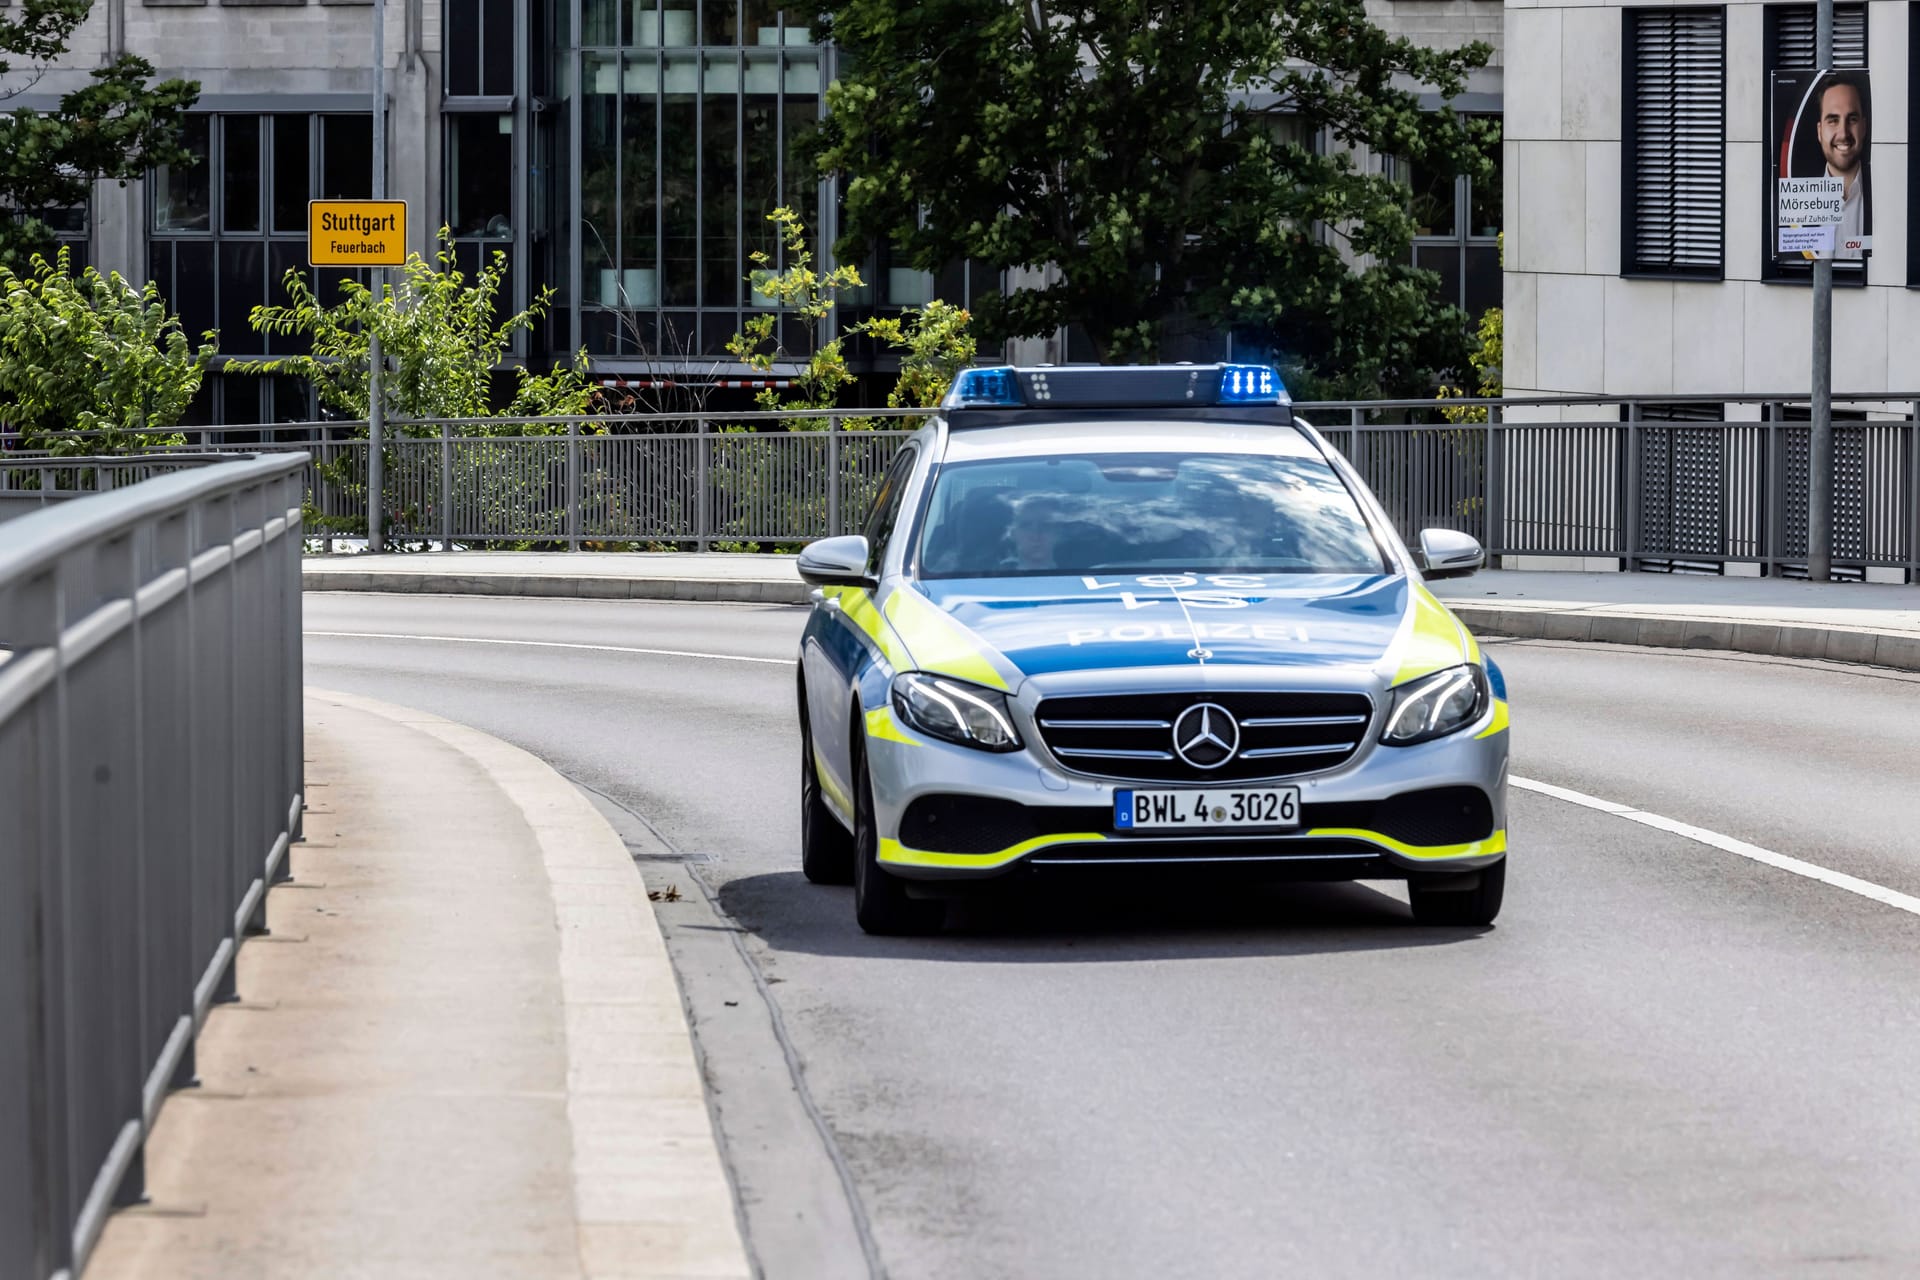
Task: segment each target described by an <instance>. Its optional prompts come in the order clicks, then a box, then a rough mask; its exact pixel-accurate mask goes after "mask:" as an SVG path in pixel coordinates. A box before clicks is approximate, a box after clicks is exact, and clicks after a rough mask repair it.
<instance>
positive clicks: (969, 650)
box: [886, 587, 1007, 689]
mask: <svg viewBox="0 0 1920 1280" xmlns="http://www.w3.org/2000/svg"><path fill="white" fill-rule="evenodd" d="M886 615H887V621H889V622H891V623H892V624H893V625H894V628H895V630H897V631H898V632H899V633H900V638H901V639H902V640H904V641H906V645H907V648H908V649H910V650H912V651H913V661H914V664H915V665H916V666H918V667H919V668H920V670H922V671H937V672H939V673H940V674H941V675H945V676H952V677H953V678H954V679H956V680H970V681H972V682H973V683H974V684H982V685H985V686H987V687H988V688H989V689H1005V688H1007V680H1006V677H1005V676H1004V675H1002V674H1001V673H1000V670H999V668H997V667H995V666H994V664H993V661H992V659H990V658H989V657H987V654H986V652H985V651H984V649H983V646H982V645H981V644H980V642H979V641H978V640H976V639H975V638H974V637H973V635H972V634H971V633H970V632H968V631H967V629H966V628H965V627H963V626H961V625H960V624H959V623H957V622H955V621H954V620H953V619H952V618H950V617H948V616H947V614H946V612H945V611H944V610H943V609H941V608H940V607H939V606H938V605H936V604H934V603H933V602H932V601H931V600H928V599H927V598H926V597H924V596H922V595H921V594H920V593H919V592H917V591H912V590H909V589H907V588H905V587H901V588H900V589H898V590H896V591H895V592H894V593H893V594H892V595H890V596H888V597H887V607H886Z"/></svg>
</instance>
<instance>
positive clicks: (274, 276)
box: [144, 110, 372, 425]
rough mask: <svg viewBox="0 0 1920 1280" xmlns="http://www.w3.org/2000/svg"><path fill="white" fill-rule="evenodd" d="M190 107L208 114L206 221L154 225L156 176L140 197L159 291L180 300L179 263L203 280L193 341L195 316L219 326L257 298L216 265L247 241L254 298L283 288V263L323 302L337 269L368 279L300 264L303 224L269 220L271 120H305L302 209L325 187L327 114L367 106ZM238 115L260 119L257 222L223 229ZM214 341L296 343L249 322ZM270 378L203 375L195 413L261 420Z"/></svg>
mask: <svg viewBox="0 0 1920 1280" xmlns="http://www.w3.org/2000/svg"><path fill="white" fill-rule="evenodd" d="M193 114H195V115H199V116H202V117H204V118H205V119H206V120H207V121H208V130H207V139H208V142H207V159H206V164H207V185H208V206H207V226H206V227H205V228H204V229H199V228H195V229H186V228H175V229H161V228H158V227H156V225H155V220H156V215H157V212H158V210H157V208H156V202H157V192H156V187H157V184H156V183H154V182H151V181H149V182H148V183H147V184H146V188H147V190H146V196H145V201H144V204H145V210H146V212H145V224H144V232H145V240H146V245H147V260H148V264H149V273H150V274H151V275H152V276H153V277H154V279H156V280H158V281H159V282H160V285H161V289H162V292H163V294H164V295H165V296H166V298H167V302H168V305H169V307H172V308H174V309H175V310H179V309H180V303H181V302H182V301H184V300H185V299H184V298H183V297H182V296H181V294H182V291H181V290H180V289H179V288H178V282H177V280H176V274H177V273H178V272H180V271H181V270H191V271H192V272H193V273H194V274H195V275H196V276H197V277H198V278H199V279H201V280H203V281H204V282H205V284H206V299H207V307H206V309H205V310H206V314H205V315H198V314H196V315H195V316H194V317H193V318H194V319H195V320H196V323H195V324H193V325H190V326H188V327H189V330H190V332H189V334H188V336H189V338H190V339H191V340H192V341H193V342H195V343H197V342H198V341H199V338H200V334H199V330H200V328H201V327H202V326H201V325H200V324H199V323H197V322H198V321H199V320H203V319H204V320H205V321H207V326H206V327H215V328H219V327H221V322H222V318H223V317H224V316H226V314H227V312H228V311H230V310H231V311H233V314H234V315H236V316H237V315H238V314H239V311H238V310H237V308H238V307H241V306H244V305H248V304H249V303H250V302H252V301H255V299H250V298H248V297H247V296H245V294H248V293H251V285H252V282H251V280H250V279H249V280H247V281H245V282H244V285H245V289H244V291H243V293H242V294H241V295H237V296H235V297H233V298H229V297H227V296H226V289H227V286H228V284H229V283H230V281H228V280H227V279H226V276H227V272H226V271H225V270H224V269H223V267H222V265H221V264H222V261H223V251H228V250H231V251H236V252H238V251H243V250H244V249H245V248H246V247H249V246H257V247H258V254H259V259H260V263H261V274H262V280H261V293H260V295H259V297H258V299H257V301H280V300H282V294H281V293H280V289H279V284H280V276H281V273H282V271H283V270H284V268H285V267H287V266H289V265H300V266H302V267H303V269H304V270H305V272H306V274H307V278H308V281H309V283H310V284H312V285H313V286H314V288H315V289H316V291H317V292H318V293H319V295H320V297H321V299H322V300H323V301H325V302H332V301H334V300H335V299H336V297H337V294H336V287H337V286H336V283H335V282H336V281H337V280H338V279H339V278H340V277H342V276H343V275H349V274H351V275H357V276H359V278H360V279H361V280H362V281H363V282H365V281H366V280H367V278H368V271H367V270H366V269H364V268H359V269H352V270H344V269H340V268H324V267H323V268H318V269H316V268H313V267H311V266H305V260H306V257H307V254H306V253H305V251H304V250H305V245H306V241H307V228H306V226H305V225H304V223H303V225H301V226H300V227H299V228H298V229H297V230H292V229H276V228H275V226H274V207H273V206H274V196H275V194H276V193H275V192H274V190H273V186H272V184H273V183H274V182H276V181H277V180H278V175H277V173H276V163H275V162H276V159H277V156H276V150H275V148H276V137H275V134H276V130H275V125H274V121H275V120H277V119H279V118H281V117H291V118H298V119H300V120H303V121H304V122H305V125H306V139H307V145H306V156H305V161H306V165H305V167H306V186H305V190H304V191H302V192H301V193H300V197H301V198H300V200H299V201H298V203H299V205H300V207H301V209H302V210H303V211H304V210H305V208H306V204H307V201H308V200H310V199H313V198H315V197H316V196H317V195H319V194H321V193H323V192H324V189H325V155H324V152H325V148H326V131H327V130H326V121H327V120H329V119H333V118H338V117H357V118H359V119H364V120H366V121H368V122H369V124H370V123H371V119H372V113H371V112H353V111H272V110H265V111H261V110H254V111H203V112H195V113H193ZM244 117H251V118H254V119H256V120H258V121H259V130H258V137H257V146H258V151H257V152H256V156H257V159H258V167H259V173H260V178H261V181H260V184H259V185H260V190H259V191H258V193H257V199H258V200H259V202H260V205H259V212H260V218H259V225H258V227H257V228H256V229H253V230H229V229H228V226H227V224H228V221H229V219H228V216H227V207H226V202H227V196H228V192H227V183H226V169H227V165H226V146H227V137H226V135H227V121H228V120H231V119H234V118H244ZM370 137H371V135H370V134H369V139H370ZM368 170H369V171H368V178H367V181H368V186H369V187H371V184H372V173H371V164H369V166H368ZM303 216H304V212H303ZM189 249H191V250H193V251H194V252H193V257H194V259H195V264H194V266H193V267H191V268H182V267H181V266H180V265H179V263H178V259H179V257H180V254H181V253H182V252H184V251H187V250H189ZM249 274H250V273H249ZM236 287H239V286H236ZM195 310H196V312H198V311H199V310H201V308H199V307H196V308H195ZM220 345H221V349H222V351H223V352H225V353H229V354H232V355H235V356H239V357H242V358H249V357H256V356H268V357H276V356H284V355H288V354H292V353H293V352H294V351H296V350H298V349H299V341H297V340H292V339H287V338H275V337H270V336H269V335H265V334H259V333H256V332H254V331H253V330H252V328H251V327H247V328H245V329H243V330H242V331H240V332H238V333H236V332H234V331H233V330H232V329H231V328H230V327H227V328H222V329H221V336H220ZM276 376H277V375H276ZM242 378H244V379H245V380H246V381H247V382H249V383H255V384H257V387H256V390H250V391H241V390H240V386H241V381H240V380H241V379H242ZM274 385H275V384H274V382H273V380H272V378H263V377H257V376H256V375H228V374H224V373H216V374H215V375H213V376H211V377H209V378H208V379H207V381H206V382H205V383H204V384H203V389H202V392H201V395H200V397H198V398H197V399H196V410H195V413H196V414H197V415H198V414H201V413H204V416H205V417H206V418H208V419H209V420H210V421H211V422H212V423H225V422H228V421H230V420H231V419H232V417H233V411H234V410H239V411H240V414H241V417H242V423H241V425H250V424H252V423H255V422H259V421H262V415H263V414H267V413H269V412H270V410H271V406H272V405H274V404H275V403H277V401H276V400H275V398H274V396H273V394H272V390H273V387H274ZM256 391H257V396H256ZM308 403H309V404H310V405H311V404H312V403H313V402H312V400H311V397H309V401H308Z"/></svg>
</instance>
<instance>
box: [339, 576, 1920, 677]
mask: <svg viewBox="0 0 1920 1280" xmlns="http://www.w3.org/2000/svg"><path fill="white" fill-rule="evenodd" d="M303 583H304V585H305V587H306V589H307V590H308V591H405V592H420V593H432V594H441V595H521V596H588V597H594V598H600V599H622V600H625V599H631V600H732V601H744V602H751V603H756V604H780V603H793V604H798V603H801V602H803V601H805V600H806V599H807V588H806V586H805V585H804V584H803V583H801V581H800V578H799V575H798V574H797V573H796V572H795V571H794V566H793V557H791V556H775V555H727V554H721V553H712V554H706V555H697V554H691V553H688V554H673V553H667V554H646V553H618V554H615V553H599V552H578V553H575V554H570V555H569V554H561V555H546V554H537V553H522V552H488V551H460V552H453V553H445V552H429V553H424V554H417V555H384V556H364V555H363V556H310V557H308V558H307V560H306V562H305V565H304V571H303ZM1433 589H1434V593H1435V594H1436V595H1438V596H1440V597H1441V598H1442V599H1444V600H1445V601H1446V602H1447V604H1448V605H1449V606H1450V607H1451V608H1452V609H1453V610H1454V612H1456V613H1458V614H1459V615H1460V618H1461V620H1462V621H1464V622H1465V623H1466V624H1467V625H1468V626H1470V627H1472V628H1473V629H1474V630H1475V631H1477V632H1480V633H1482V634H1484V635H1499V636H1519V637H1523V638H1527V639H1542V638H1543V639H1548V640H1587V641H1601V642H1612V643H1617V644H1642V645H1652V646H1657V647H1662V648H1682V649H1724V650H1731V651H1734V652H1740V653H1753V654H1763V655H1771V656H1776V657H1793V658H1824V659H1827V660H1829V661H1835V662H1863V663H1872V664H1874V665H1877V666H1884V667H1897V668H1901V669H1903V670H1907V671H1920V586H1884V585H1879V584H1867V583H1838V582H1832V583H1811V582H1794V581H1790V580H1787V579H1782V578H1721V577H1696V576H1692V575H1671V574H1659V573H1547V572H1540V573H1535V572H1520V571H1513V570H1487V571H1484V572H1482V573H1478V574H1475V575H1474V576H1473V577H1471V578H1456V579H1452V580H1449V581H1445V582H1436V583H1434V584H1433Z"/></svg>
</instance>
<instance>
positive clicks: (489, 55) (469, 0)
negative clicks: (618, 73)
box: [445, 0, 611, 98]
mask: <svg viewBox="0 0 1920 1280" xmlns="http://www.w3.org/2000/svg"><path fill="white" fill-rule="evenodd" d="M561 7H562V8H565V7H566V6H564V5H562V6H561ZM588 7H589V11H591V10H592V7H593V6H592V3H591V0H590V2H589V6H588ZM608 7H611V6H608ZM445 23H446V33H447V34H446V43H447V48H446V68H447V70H446V77H447V80H446V92H447V96H448V97H449V98H479V97H490V98H498V97H510V96H511V95H512V94H513V93H514V85H513V71H514V62H515V59H514V56H513V42H514V32H513V0H446V10H445Z"/></svg>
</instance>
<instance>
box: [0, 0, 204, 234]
mask: <svg viewBox="0 0 1920 1280" xmlns="http://www.w3.org/2000/svg"><path fill="white" fill-rule="evenodd" d="M92 7H93V0H23V2H22V4H21V5H20V7H19V9H18V10H17V11H16V12H14V13H13V14H10V15H7V16H4V17H0V76H6V75H7V74H9V73H10V72H12V71H13V69H14V63H15V60H20V61H23V62H25V63H26V64H27V65H28V67H29V68H30V69H31V79H30V81H29V83H31V82H33V81H37V80H38V79H39V78H40V76H41V75H43V74H45V71H46V69H47V66H48V64H50V63H51V62H53V61H54V60H55V59H56V58H58V57H59V56H60V55H61V54H62V53H63V52H65V50H66V47H67V42H68V40H70V39H71V38H72V36H73V33H74V30H75V29H76V28H77V27H78V26H79V25H80V24H81V22H83V21H84V20H85V19H86V16H87V13H88V11H89V10H90V9H92ZM153 77H154V69H153V64H152V63H150V62H148V61H147V60H146V59H145V58H137V57H134V56H133V55H132V54H122V55H120V56H119V57H117V58H115V59H114V60H113V61H111V62H109V63H107V64H106V65H105V66H103V67H96V68H95V69H94V71H93V73H92V75H91V77H90V78H89V83H87V84H86V85H85V86H83V87H82V88H79V89H76V90H74V91H73V92H71V93H68V94H66V95H64V96H63V97H62V98H61V99H60V105H59V106H58V107H56V108H54V109H53V110H52V111H46V112H39V111H30V110H26V109H24V108H23V109H21V110H17V111H12V112H8V113H6V114H4V115H0V206H4V207H6V208H7V209H10V210H12V211H13V213H14V216H13V217H11V218H7V217H0V263H4V264H6V265H8V266H12V267H15V268H21V267H23V266H24V265H25V264H26V263H27V262H28V261H29V260H30V259H31V257H32V256H33V254H35V253H45V252H50V251H51V250H52V248H53V240H54V236H53V229H52V227H51V226H49V225H48V223H47V220H46V219H47V217H48V216H49V215H51V214H54V213H57V212H59V211H61V210H65V209H72V208H75V207H76V206H84V205H85V204H86V202H87V197H88V195H89V194H90V191H91V188H92V184H93V183H94V182H95V181H96V180H99V179H103V178H117V179H118V180H119V181H120V182H122V183H125V182H127V181H129V180H130V179H133V178H138V177H142V176H144V175H145V174H146V172H147V170H148V169H150V168H152V167H153V166H155V165H162V164H166V165H184V164H190V163H193V161H194V159H195V158H194V157H193V156H192V155H191V154H189V153H188V152H187V151H185V150H183V149H182V148H181V146H180V121H181V116H182V115H183V114H184V113H185V111H186V110H187V108H188V107H191V106H192V105H193V104H194V102H195V101H196V100H198V98H199V97H200V86H199V85H198V84H197V83H195V82H193V81H191V80H166V81H162V82H161V83H159V84H154V83H152V81H153ZM15 92H18V90H15ZM4 96H12V94H7V95H4Z"/></svg>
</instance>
